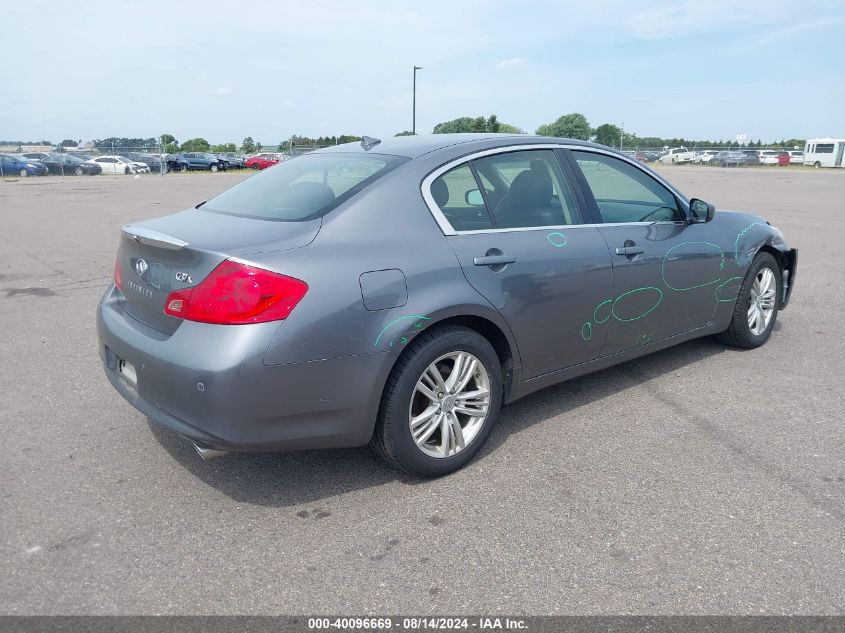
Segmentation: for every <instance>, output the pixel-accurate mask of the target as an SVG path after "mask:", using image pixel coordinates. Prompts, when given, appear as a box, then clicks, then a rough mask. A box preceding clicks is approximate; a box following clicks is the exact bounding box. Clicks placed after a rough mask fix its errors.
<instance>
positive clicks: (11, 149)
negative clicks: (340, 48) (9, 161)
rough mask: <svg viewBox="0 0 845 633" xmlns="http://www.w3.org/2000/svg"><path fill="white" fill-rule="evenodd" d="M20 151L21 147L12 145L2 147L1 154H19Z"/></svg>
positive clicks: (0, 146) (0, 147)
mask: <svg viewBox="0 0 845 633" xmlns="http://www.w3.org/2000/svg"><path fill="white" fill-rule="evenodd" d="M20 149H21V146H20V145H11V144H6V145H0V152H2V153H4V154H17V153H18V152H19V151H20Z"/></svg>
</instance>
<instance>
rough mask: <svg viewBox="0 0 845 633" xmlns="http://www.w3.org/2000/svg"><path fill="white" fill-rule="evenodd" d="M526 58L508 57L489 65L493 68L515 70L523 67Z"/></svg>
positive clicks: (526, 61)
mask: <svg viewBox="0 0 845 633" xmlns="http://www.w3.org/2000/svg"><path fill="white" fill-rule="evenodd" d="M527 63H528V60H527V59H525V58H524V57H511V58H510V59H503V60H502V61H500V62H497V63H495V64H493V65H492V66H491V68H492V69H493V70H515V69H517V68H525V66H526V64H527Z"/></svg>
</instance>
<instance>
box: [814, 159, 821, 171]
mask: <svg viewBox="0 0 845 633" xmlns="http://www.w3.org/2000/svg"><path fill="white" fill-rule="evenodd" d="M821 166H822V164H821V163H820V162H819V161H816V162H815V163H813V167H815V168H816V169H819V168H820V167H821Z"/></svg>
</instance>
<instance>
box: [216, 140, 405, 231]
mask: <svg viewBox="0 0 845 633" xmlns="http://www.w3.org/2000/svg"><path fill="white" fill-rule="evenodd" d="M407 160H408V159H407V158H404V157H401V156H387V155H384V154H370V155H361V154H357V153H354V154H345V153H326V154H305V155H303V156H299V157H297V158H295V159H292V160H287V161H285V162H283V163H279V164H278V165H276V166H275V167H273V169H265V170H262V171H261V172H260V173H258V174H256V175H255V176H252V177H251V178H248V179H247V180H244V181H242V182H240V183H238V184H237V185H235V186H234V187H232V188H230V189H227V190H226V191H224V192H223V193H221V194H220V195H218V196H215V197H214V198H212V199H211V200H209V201H208V202H207V203H206V204H205V205H203V207H202V208H203V210H207V211H212V212H216V213H225V214H228V215H238V216H243V217H250V218H256V219H261V220H281V221H286V222H296V221H301V220H307V219H310V218H315V217H319V216H321V215H324V214H325V213H328V212H329V211H330V210H332V209H333V208H335V207H336V206H337V205H339V204H341V203H342V202H344V201H345V200H347V199H349V198H350V197H351V196H353V195H355V194H356V193H358V192H359V191H361V190H362V189H364V188H365V187H367V186H368V185H369V184H371V183H373V182H375V181H376V180H377V179H379V178H381V177H382V176H383V175H384V174H386V173H387V172H389V171H390V170H391V169H394V168H396V167H398V166H399V165H401V164H402V163H404V162H407Z"/></svg>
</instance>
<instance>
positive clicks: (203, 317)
mask: <svg viewBox="0 0 845 633" xmlns="http://www.w3.org/2000/svg"><path fill="white" fill-rule="evenodd" d="M306 292H308V284H306V283H305V282H304V281H300V280H299V279H294V278H293V277H287V276H285V275H280V274H279V273H274V272H270V271H269V270H264V269H263V268H256V267H254V266H247V265H246V264H241V263H238V262H233V261H231V260H226V261H225V262H223V263H222V264H220V265H219V266H218V267H217V268H215V269H214V270H212V271H211V273H210V274H209V275H208V277H206V278H205V279H203V281H202V282H201V283H200V284H199V285H196V286H192V287H190V288H184V289H182V290H176V291H175V292H171V293H170V294H169V295H168V297H167V301H166V302H165V304H164V313H165V314H167V315H169V316H172V317H177V318H179V319H186V320H188V321H201V322H202V323H216V324H220V325H242V324H245V323H264V322H266V321H281V320H283V319H286V318H287V316H288V315H289V314H290V313H291V311H292V310H293V309H294V308H295V307H296V304H297V303H299V302H300V300H301V299H302V297H304V296H305V293H306Z"/></svg>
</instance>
